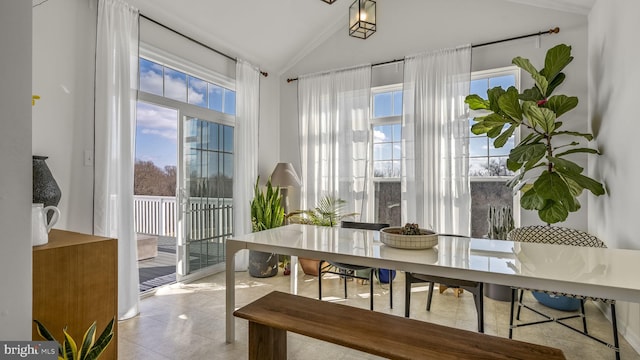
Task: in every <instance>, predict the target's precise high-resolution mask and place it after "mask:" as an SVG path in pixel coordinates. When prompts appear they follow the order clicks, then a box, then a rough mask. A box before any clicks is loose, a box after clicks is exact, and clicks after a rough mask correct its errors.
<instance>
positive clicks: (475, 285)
mask: <svg viewBox="0 0 640 360" xmlns="http://www.w3.org/2000/svg"><path fill="white" fill-rule="evenodd" d="M442 236H454V237H466V236H460V235H442ZM425 282H426V283H428V284H429V292H428V295H427V311H431V299H432V298H433V288H434V285H435V284H436V283H438V284H440V285H441V286H442V285H445V286H447V287H448V288H453V289H464V290H467V291H468V292H470V293H471V294H472V295H473V302H474V304H475V306H476V312H477V314H478V332H480V333H483V332H484V296H483V292H484V283H482V282H477V281H470V280H463V279H453V278H447V277H441V276H433V275H428V274H416V273H411V272H406V273H405V293H404V317H409V310H410V309H411V284H414V283H425Z"/></svg>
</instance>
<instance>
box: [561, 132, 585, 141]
mask: <svg viewBox="0 0 640 360" xmlns="http://www.w3.org/2000/svg"><path fill="white" fill-rule="evenodd" d="M553 135H554V136H555V135H570V136H578V137H583V138H585V139H587V140H588V141H591V140H593V135H591V134H589V133H581V132H576V131H557V132H554V133H553Z"/></svg>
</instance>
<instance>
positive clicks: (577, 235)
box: [507, 225, 620, 359]
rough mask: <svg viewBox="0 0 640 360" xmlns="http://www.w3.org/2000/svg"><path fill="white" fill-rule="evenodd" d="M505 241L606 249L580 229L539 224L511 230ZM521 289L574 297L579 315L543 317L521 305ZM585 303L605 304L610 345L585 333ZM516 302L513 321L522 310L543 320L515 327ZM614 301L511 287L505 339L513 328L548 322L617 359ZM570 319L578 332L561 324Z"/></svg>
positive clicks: (528, 307) (618, 347) (519, 324)
mask: <svg viewBox="0 0 640 360" xmlns="http://www.w3.org/2000/svg"><path fill="white" fill-rule="evenodd" d="M507 240H511V241H519V242H529V243H544V244H557V245H571V246H585V247H598V248H605V247H607V246H606V245H605V244H604V242H602V240H600V239H598V238H597V237H595V236H593V235H591V234H588V233H586V232H583V231H580V230H575V229H569V228H564V227H558V226H542V225H535V226H525V227H521V228H516V229H513V230H512V231H511V232H509V234H508V235H507ZM525 290H530V291H534V292H541V293H545V294H548V295H551V296H553V297H558V296H566V297H569V298H576V299H579V300H580V313H579V314H572V315H568V316H562V317H553V316H550V315H547V314H545V313H543V312H542V311H539V310H537V309H534V308H532V307H531V306H529V305H526V304H524V303H523V302H522V296H523V294H524V291H525ZM518 291H519V295H518ZM587 300H592V301H600V302H603V303H605V304H608V305H610V306H611V325H612V328H613V345H612V344H610V343H608V342H606V341H604V340H602V339H600V338H597V337H594V336H593V335H591V334H589V332H588V330H587V318H586V314H585V311H584V303H585V301H587ZM516 301H517V305H518V311H517V313H516V314H515V315H516V316H515V319H516V320H518V321H519V320H520V310H521V309H522V308H525V309H528V310H531V311H533V312H534V313H536V314H538V315H540V316H542V317H543V318H545V320H540V321H533V322H524V323H518V324H514V312H515V306H516ZM615 303H616V302H615V300H613V299H605V298H594V297H590V296H582V295H576V294H570V293H564V292H551V291H546V290H544V289H530V288H518V287H512V289H511V314H510V315H511V316H510V319H509V339H511V338H512V335H513V329H515V328H517V327H522V326H528V325H536V324H544V323H548V322H556V323H558V324H560V325H563V326H565V327H567V328H569V329H571V330H573V331H575V332H577V333H579V334H582V335H585V336H587V337H588V338H590V339H592V340H595V341H597V342H599V343H601V344H603V345H605V346H607V347H609V348H611V349H613V350H614V351H615V354H616V359H620V346H619V343H618V325H617V322H616V306H615ZM573 318H582V329H578V328H576V327H573V326H571V325H570V324H567V323H566V322H564V320H567V319H573Z"/></svg>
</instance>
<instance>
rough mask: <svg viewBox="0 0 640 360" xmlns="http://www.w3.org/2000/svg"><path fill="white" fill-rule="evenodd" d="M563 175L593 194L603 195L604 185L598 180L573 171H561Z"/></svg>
mask: <svg viewBox="0 0 640 360" xmlns="http://www.w3.org/2000/svg"><path fill="white" fill-rule="evenodd" d="M563 175H564V176H565V177H567V178H569V179H571V180H573V181H575V182H576V184H578V185H579V186H581V187H582V188H584V189H587V190H589V191H591V193H592V194H593V195H596V196H599V195H604V193H605V192H604V186H602V184H601V183H599V182H598V181H596V180H594V179H592V178H590V177H588V176H584V175H581V174H573V173H563Z"/></svg>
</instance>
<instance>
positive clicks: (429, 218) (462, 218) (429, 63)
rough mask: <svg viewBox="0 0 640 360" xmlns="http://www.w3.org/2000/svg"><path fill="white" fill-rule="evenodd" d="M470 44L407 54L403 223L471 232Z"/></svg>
mask: <svg viewBox="0 0 640 360" xmlns="http://www.w3.org/2000/svg"><path fill="white" fill-rule="evenodd" d="M470 78H471V46H463V47H458V48H454V49H444V50H439V51H435V52H429V53H423V54H419V55H416V56H412V57H407V58H406V59H405V63H404V93H403V109H404V110H403V112H404V115H403V118H402V141H403V152H402V153H403V159H402V179H401V181H402V195H401V197H402V202H401V203H402V223H403V224H404V223H406V222H412V223H418V224H420V225H421V226H424V227H432V228H433V229H434V230H435V231H437V232H440V233H453V234H460V235H470V229H471V225H470V217H471V194H470V192H469V171H468V162H469V160H468V152H469V149H468V140H467V134H468V131H469V126H468V120H467V113H466V112H467V110H466V106H465V103H464V99H465V97H466V96H467V95H468V93H469V82H470Z"/></svg>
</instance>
